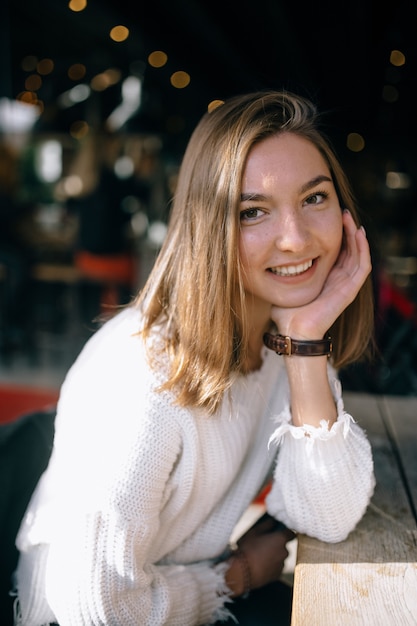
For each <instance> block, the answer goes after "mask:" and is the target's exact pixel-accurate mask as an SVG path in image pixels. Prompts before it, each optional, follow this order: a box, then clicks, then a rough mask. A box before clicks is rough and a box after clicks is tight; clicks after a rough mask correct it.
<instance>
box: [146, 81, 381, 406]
mask: <svg viewBox="0 0 417 626" xmlns="http://www.w3.org/2000/svg"><path fill="white" fill-rule="evenodd" d="M319 118H320V116H319V114H318V112H317V110H316V107H315V105H314V104H313V103H312V102H310V101H309V100H306V99H305V98H303V97H300V96H298V95H296V94H293V93H288V92H281V91H268V92H255V93H249V94H246V95H242V96H235V97H233V98H231V99H230V100H228V101H226V102H225V103H223V104H221V105H220V106H218V107H217V108H215V109H214V110H213V111H211V112H207V113H206V114H205V115H204V116H203V117H202V119H201V121H200V122H199V124H198V125H197V127H196V129H195V131H194V133H193V134H192V136H191V139H190V141H189V143H188V146H187V149H186V151H185V154H184V158H183V161H182V164H181V168H180V172H179V176H178V181H177V187H176V192H175V195H174V198H173V203H172V207H171V214H170V219H169V225H168V232H167V236H166V238H165V241H164V244H163V246H162V248H161V251H160V253H159V255H158V258H157V260H156V262H155V265H154V267H153V269H152V271H151V273H150V275H149V277H148V280H147V282H146V284H145V286H144V288H143V290H142V291H141V293H140V294H139V295H138V297H137V299H136V302H135V304H136V305H137V306H140V308H141V310H142V311H143V316H144V317H143V327H142V329H141V333H142V335H143V336H144V338H145V339H146V338H147V337H148V336H149V335H150V333H151V331H152V329H153V328H154V327H155V326H156V325H160V324H163V325H164V327H165V328H164V332H163V333H162V337H163V340H162V349H163V351H165V352H167V353H168V355H169V363H170V372H169V375H168V378H167V380H166V381H165V383H164V384H163V386H162V387H161V389H168V390H173V391H175V395H176V398H177V402H178V403H179V404H180V405H181V406H190V407H204V408H206V410H208V411H209V413H213V412H214V411H215V410H216V408H217V407H218V406H219V403H220V402H221V400H222V397H223V395H224V392H225V391H226V390H227V389H228V388H229V387H230V385H231V384H232V382H233V380H234V378H235V377H236V376H237V375H238V374H242V373H245V371H246V370H245V367H246V366H245V363H246V357H247V351H248V334H249V329H248V321H247V318H246V295H245V290H244V288H243V281H242V272H241V265H240V260H239V234H240V221H239V203H240V195H241V183H242V176H243V172H244V168H245V165H246V160H247V157H248V154H249V151H250V150H251V148H252V147H253V146H254V144H257V143H259V142H260V141H262V140H263V139H265V138H266V137H270V136H271V135H275V134H277V133H282V132H286V133H296V134H297V135H299V136H301V137H304V138H305V139H307V140H308V141H310V142H311V143H312V144H314V146H316V148H317V149H318V150H319V152H320V153H321V155H322V156H323V158H324V160H325V161H326V163H327V165H328V167H329V169H330V172H331V176H332V179H333V183H334V185H335V188H336V191H337V194H338V198H339V202H340V207H341V209H342V208H347V209H349V210H350V212H351V213H352V215H353V217H354V219H355V221H356V223H357V225H359V219H358V211H357V208H356V203H355V200H354V197H353V194H352V190H351V187H350V184H349V181H348V180H347V177H346V175H345V173H344V171H343V168H342V166H341V164H340V162H339V160H338V158H337V156H336V154H335V152H334V150H333V148H332V146H331V144H330V142H329V140H328V139H327V137H326V136H325V135H324V134H323V132H322V131H321V130H320V127H319ZM373 323H374V307H373V288H372V282H371V280H370V278H368V279H367V280H366V282H365V284H364V285H363V287H362V288H361V290H360V292H359V293H358V295H357V297H356V299H355V300H354V301H353V302H352V304H350V306H348V307H347V309H346V310H345V311H344V312H343V313H342V314H341V316H340V317H339V318H338V319H337V320H336V322H335V323H334V325H333V327H332V328H331V329H329V332H330V334H331V335H332V338H333V344H334V352H333V354H332V359H333V362H334V365H335V367H337V368H340V367H342V366H345V365H347V364H349V363H351V362H353V361H356V360H359V359H360V358H361V357H363V356H364V355H365V353H366V352H367V350H368V349H369V346H370V344H371V341H372V335H373ZM149 359H150V364H151V365H153V364H155V354H154V353H153V352H152V351H149Z"/></svg>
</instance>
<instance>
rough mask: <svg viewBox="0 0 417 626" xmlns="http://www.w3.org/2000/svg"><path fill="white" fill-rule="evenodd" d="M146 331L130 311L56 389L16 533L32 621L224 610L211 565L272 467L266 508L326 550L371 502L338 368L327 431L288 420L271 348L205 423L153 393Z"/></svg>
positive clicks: (123, 621)
mask: <svg viewBox="0 0 417 626" xmlns="http://www.w3.org/2000/svg"><path fill="white" fill-rule="evenodd" d="M138 327H139V314H138V311H137V310H135V309H127V310H125V311H123V312H122V313H120V314H119V315H118V316H116V317H115V318H113V319H112V320H111V321H109V322H107V323H106V324H105V325H104V326H103V327H102V328H101V330H99V331H98V332H97V333H96V335H95V336H94V337H93V338H92V339H90V341H89V342H88V343H87V345H86V347H85V348H84V350H83V351H82V353H81V355H80V356H79V358H78V359H77V361H76V362H75V364H74V365H73V367H72V368H71V369H70V371H69V373H68V375H67V377H66V380H65V382H64V384H63V387H62V391H61V396H60V400H59V404H58V414H57V418H56V434H55V443H54V450H53V453H52V457H51V460H50V464H49V467H48V469H47V470H46V472H45V473H44V475H43V477H42V478H41V480H40V482H39V485H38V487H37V489H36V490H35V493H34V495H33V498H32V500H31V503H30V505H29V507H28V510H27V512H26V515H25V518H24V520H23V523H22V526H21V528H20V531H19V534H18V537H17V546H18V548H19V550H20V560H19V565H18V569H17V591H18V597H19V605H20V618H19V622H18V623H19V624H23V625H24V626H40V625H43V624H47V623H48V622H58V623H59V624H60V626H70V625H71V626H84V625H85V626H92V625H104V624H105V625H108V626H119V625H120V626H160V625H162V624H164V625H169V626H197V625H201V624H209V623H211V622H213V621H215V620H216V619H219V618H221V617H224V616H225V615H227V614H228V609H227V606H230V605H227V604H226V603H225V597H227V596H224V595H222V594H219V593H218V592H219V591H221V590H224V589H225V582H224V571H225V565H224V564H215V561H216V559H217V558H218V557H219V555H221V554H222V553H223V552H224V550H225V549H226V548H227V545H228V542H229V538H230V535H231V533H232V530H233V528H234V526H235V524H236V523H237V521H238V520H239V518H240V516H241V515H242V513H243V512H244V511H245V509H246V508H247V506H248V505H249V504H250V503H251V501H252V500H253V498H254V497H255V496H256V495H257V493H258V492H259V490H260V489H261V488H262V486H263V485H265V482H266V481H267V480H268V477H269V476H270V475H271V472H272V471H274V482H273V487H272V489H271V491H270V493H269V495H268V497H267V501H266V502H267V509H268V511H269V513H270V514H272V515H274V516H275V517H277V518H278V519H280V520H281V521H283V522H284V523H285V524H286V525H287V526H288V527H290V528H291V529H293V530H295V531H298V532H303V533H307V534H309V535H312V536H314V537H318V538H320V539H322V540H324V541H330V542H334V541H340V540H342V539H344V538H345V537H346V536H347V534H348V533H349V532H350V531H351V530H352V529H353V528H354V527H355V525H356V524H357V522H358V521H359V520H360V518H361V517H362V515H363V514H364V512H365V509H366V507H367V505H368V502H369V499H370V497H371V495H372V492H373V488H374V476H373V464H372V454H371V449H370V446H369V443H368V440H367V438H366V436H365V434H364V432H363V431H362V430H361V428H360V427H359V426H358V425H357V424H356V423H355V422H354V420H353V419H352V418H351V417H350V416H349V415H347V414H346V413H345V412H344V410H343V403H342V400H341V395H340V384H339V382H338V381H337V379H336V374H335V372H334V371H333V370H332V368H331V367H330V366H329V376H330V379H331V380H332V388H333V390H334V396H335V398H336V400H337V407H338V414H339V417H338V421H337V423H336V424H334V425H333V427H332V428H331V430H330V431H328V430H327V426H326V424H325V422H323V425H322V427H320V428H311V427H308V428H307V427H306V428H301V427H297V428H296V427H294V426H292V425H291V415H290V410H289V390H288V382H287V378H286V372H285V366H284V364H283V360H282V358H280V357H278V356H277V355H276V354H275V353H273V352H271V351H269V350H267V349H266V348H265V349H264V352H263V365H262V367H261V369H260V370H258V371H256V372H254V373H251V374H250V375H248V376H246V377H241V378H240V379H238V380H237V381H236V382H235V383H234V385H233V387H232V389H231V391H230V393H229V394H228V395H227V397H226V398H225V399H224V402H223V405H222V407H221V410H219V411H218V413H217V414H216V415H214V416H212V417H209V416H207V415H206V414H205V413H204V412H203V411H195V410H188V409H184V408H179V407H178V406H175V405H174V404H173V402H172V396H171V395H170V394H168V393H162V394H161V393H157V392H155V391H154V388H155V386H156V385H157V384H158V383H160V381H161V374H160V373H159V374H158V373H155V372H153V371H151V370H150V369H149V367H148V366H147V364H146V361H145V356H144V351H143V346H142V345H141V340H140V339H139V338H138V337H137V336H135V331H136V330H137V328H138ZM325 418H326V416H325V415H323V419H325ZM306 431H308V434H309V437H306V436H305V432H306ZM278 451H279V454H278V455H277V452H278Z"/></svg>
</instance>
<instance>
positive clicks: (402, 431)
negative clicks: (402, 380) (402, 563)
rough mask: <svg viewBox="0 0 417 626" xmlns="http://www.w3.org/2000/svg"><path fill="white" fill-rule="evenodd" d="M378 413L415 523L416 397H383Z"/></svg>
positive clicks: (416, 511)
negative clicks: (382, 421) (384, 427)
mask: <svg viewBox="0 0 417 626" xmlns="http://www.w3.org/2000/svg"><path fill="white" fill-rule="evenodd" d="M379 405H380V412H381V414H382V417H383V420H384V423H385V426H386V428H387V431H388V433H389V436H390V437H391V438H392V440H393V446H394V448H395V452H396V453H397V454H398V456H399V462H400V464H401V468H400V469H401V471H402V472H403V473H404V476H403V481H405V483H406V486H407V490H408V495H409V498H410V500H411V504H410V506H411V509H412V511H413V514H414V517H415V519H416V521H417V397H409V396H407V397H404V396H385V397H383V398H382V399H380V401H379Z"/></svg>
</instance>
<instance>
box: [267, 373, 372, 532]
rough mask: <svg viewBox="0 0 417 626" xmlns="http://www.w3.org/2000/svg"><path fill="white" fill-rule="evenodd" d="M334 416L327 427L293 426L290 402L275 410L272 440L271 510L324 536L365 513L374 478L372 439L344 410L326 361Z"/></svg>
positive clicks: (345, 528) (304, 529) (285, 520)
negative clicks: (278, 411)
mask: <svg viewBox="0 0 417 626" xmlns="http://www.w3.org/2000/svg"><path fill="white" fill-rule="evenodd" d="M329 376H330V384H331V387H332V391H333V396H334V398H335V401H336V406H337V413H338V417H337V421H336V422H335V423H334V424H333V425H332V427H331V428H330V429H329V428H328V424H327V422H326V421H324V420H323V421H322V422H321V424H320V426H319V427H318V428H316V427H312V426H308V425H305V426H298V427H297V426H293V425H292V423H291V413H290V408H289V403H287V405H286V407H285V408H284V410H283V411H282V413H281V414H280V415H279V416H278V418H277V422H278V427H277V429H276V431H275V432H274V433H273V435H272V437H271V440H270V445H278V446H279V452H278V457H277V463H276V467H275V471H274V480H273V484H272V488H271V491H270V492H269V494H268V497H267V499H266V505H267V509H268V512H269V513H270V515H272V516H274V517H275V518H277V519H279V520H281V521H282V522H283V523H284V524H286V525H287V526H288V527H289V528H291V529H293V530H294V531H296V532H299V533H304V534H307V535H310V536H312V537H316V538H317V539H320V540H322V541H327V542H338V541H342V540H343V539H345V538H346V537H347V535H348V534H349V533H350V532H351V531H352V530H353V529H354V528H355V526H356V524H357V523H358V522H359V520H360V519H361V518H362V516H363V515H364V513H365V511H366V508H367V506H368V504H369V501H370V499H371V497H372V494H373V491H374V487H375V478H374V472H373V458H372V451H371V446H370V443H369V441H368V439H367V437H366V434H365V432H364V431H363V429H362V428H361V427H360V426H359V425H358V424H357V423H356V422H355V421H354V419H353V417H352V416H351V415H349V414H348V413H347V412H346V411H345V410H344V405H343V399H342V395H341V385H340V381H339V380H338V379H337V377H336V375H335V372H334V371H333V370H332V368H330V367H329Z"/></svg>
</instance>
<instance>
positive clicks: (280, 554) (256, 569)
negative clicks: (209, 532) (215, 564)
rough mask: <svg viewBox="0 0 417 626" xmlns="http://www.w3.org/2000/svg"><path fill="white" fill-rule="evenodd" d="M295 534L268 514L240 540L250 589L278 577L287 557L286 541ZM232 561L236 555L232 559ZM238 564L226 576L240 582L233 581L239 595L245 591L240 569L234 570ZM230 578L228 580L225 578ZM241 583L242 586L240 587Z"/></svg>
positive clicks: (239, 545) (232, 587) (239, 544)
mask: <svg viewBox="0 0 417 626" xmlns="http://www.w3.org/2000/svg"><path fill="white" fill-rule="evenodd" d="M294 537H295V534H294V533H293V532H292V531H291V530H289V529H288V528H286V527H285V526H283V525H282V524H280V523H279V522H277V521H276V520H275V519H273V518H272V517H270V516H269V515H264V516H263V517H262V518H261V519H260V520H259V521H258V522H257V523H256V524H255V525H254V526H252V528H250V529H249V530H248V531H247V532H246V533H245V534H244V535H243V536H242V537H241V538H240V539H239V541H238V544H237V545H238V548H240V549H241V550H243V551H244V553H245V558H246V560H247V564H248V566H249V569H250V581H251V588H252V589H257V588H259V587H263V586H264V585H266V584H268V583H270V582H273V581H276V580H279V579H280V576H281V574H282V570H283V567H284V561H285V559H286V558H287V557H288V550H287V547H286V544H287V543H288V541H291V540H292V539H294ZM232 561H233V558H232ZM234 567H237V564H236V565H235V563H232V566H231V567H230V569H229V571H228V574H227V578H229V580H231V581H233V583H235V582H236V581H238V582H237V584H236V585H235V586H233V584H230V583H228V584H229V585H230V588H231V589H232V591H236V589H238V591H237V592H236V595H240V593H243V591H244V588H243V583H242V582H240V583H239V581H242V576H241V572H238V571H236V572H233V571H231V570H232V568H234ZM226 581H227V580H226ZM227 582H228V581H227ZM239 585H240V588H239Z"/></svg>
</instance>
